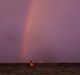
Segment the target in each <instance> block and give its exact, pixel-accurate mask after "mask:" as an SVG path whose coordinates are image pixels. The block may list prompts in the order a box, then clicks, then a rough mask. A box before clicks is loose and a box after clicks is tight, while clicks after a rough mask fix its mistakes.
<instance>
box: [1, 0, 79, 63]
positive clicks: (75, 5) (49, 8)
mask: <svg viewBox="0 0 80 75" xmlns="http://www.w3.org/2000/svg"><path fill="white" fill-rule="evenodd" d="M34 1H37V2H35V3H33V4H35V5H34V6H33V7H32V8H33V9H34V10H31V11H32V16H31V17H32V19H31V20H30V21H31V22H30V23H31V25H32V26H31V27H32V30H31V31H30V36H31V37H30V41H31V44H32V45H29V47H30V48H32V49H33V48H34V49H36V50H34V49H33V51H31V50H29V51H28V49H26V53H24V54H26V56H28V54H29V52H32V53H33V54H32V55H31V53H30V54H29V56H30V57H31V58H32V60H33V61H35V60H36V59H38V60H41V58H42V55H41V54H40V52H41V53H45V54H46V56H43V57H45V58H43V59H42V60H44V59H46V58H47V59H49V60H51V62H52V61H55V62H68V61H71V60H72V61H73V62H80V0H46V2H45V0H39V2H38V0H34ZM30 3H31V0H0V63H1V62H4V63H6V62H23V61H21V60H22V59H20V58H21V52H22V51H21V45H22V34H23V28H24V26H25V24H24V21H26V22H27V20H25V19H27V15H28V13H30V12H29V6H30ZM30 15H31V14H30ZM26 25H29V24H27V23H26ZM36 39H37V40H39V39H41V40H40V41H37V40H36ZM30 41H29V42H30ZM35 41H36V42H35ZM27 43H28V42H27ZM46 48H47V50H46ZM43 50H44V51H43ZM45 50H46V51H45ZM50 50H51V53H50ZM39 51H40V52H39ZM39 54H40V55H39ZM36 55H37V56H36ZM38 55H39V56H38ZM43 55H44V54H43ZM50 55H52V58H50V57H48V56H50ZM36 57H37V58H36ZM26 59H27V57H26Z"/></svg>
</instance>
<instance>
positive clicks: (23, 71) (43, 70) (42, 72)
mask: <svg viewBox="0 0 80 75" xmlns="http://www.w3.org/2000/svg"><path fill="white" fill-rule="evenodd" d="M0 75H80V64H78V63H77V64H76V63H75V64H69V63H67V64H64V63H63V64H61V63H58V64H55V63H53V64H51V63H47V64H46V63H44V64H39V63H37V64H35V66H34V67H33V68H31V67H30V66H29V64H28V63H27V64H23V63H21V64H20V63H16V64H8V63H7V64H0Z"/></svg>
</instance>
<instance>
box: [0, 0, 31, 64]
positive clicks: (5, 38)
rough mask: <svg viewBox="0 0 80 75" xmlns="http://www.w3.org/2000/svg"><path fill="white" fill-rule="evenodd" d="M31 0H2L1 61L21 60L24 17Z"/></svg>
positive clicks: (0, 28) (0, 13)
mask: <svg viewBox="0 0 80 75" xmlns="http://www.w3.org/2000/svg"><path fill="white" fill-rule="evenodd" d="M29 4H30V0H0V63H1V62H20V50H21V49H20V48H21V40H22V38H21V37H22V30H23V27H24V25H23V24H24V18H25V16H26V15H27V12H28V9H29Z"/></svg>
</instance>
